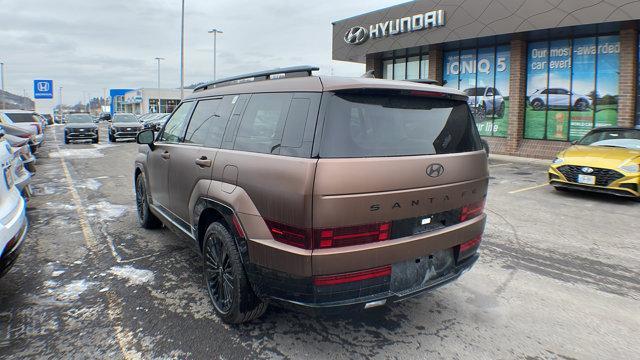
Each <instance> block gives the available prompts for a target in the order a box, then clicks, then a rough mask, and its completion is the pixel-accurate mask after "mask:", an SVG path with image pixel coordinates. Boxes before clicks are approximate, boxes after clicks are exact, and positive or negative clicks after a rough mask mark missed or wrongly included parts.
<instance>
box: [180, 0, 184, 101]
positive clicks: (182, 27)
mask: <svg viewBox="0 0 640 360" xmlns="http://www.w3.org/2000/svg"><path fill="white" fill-rule="evenodd" d="M182 99H184V0H182V25H181V30H180V100H182Z"/></svg>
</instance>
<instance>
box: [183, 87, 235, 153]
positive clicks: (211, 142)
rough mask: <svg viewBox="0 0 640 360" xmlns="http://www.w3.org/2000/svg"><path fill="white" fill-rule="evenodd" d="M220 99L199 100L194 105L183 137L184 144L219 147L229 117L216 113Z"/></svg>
mask: <svg viewBox="0 0 640 360" xmlns="http://www.w3.org/2000/svg"><path fill="white" fill-rule="evenodd" d="M221 103H222V99H221V98H220V99H210V100H201V101H199V102H198V104H197V105H196V108H195V110H194V111H193V115H192V116H191V121H190V122H189V126H188V127H187V132H186V134H185V137H184V142H185V143H190V144H197V145H204V146H207V147H215V148H217V147H220V144H222V135H223V134H224V128H225V126H226V125H227V120H228V119H229V117H228V116H227V117H226V118H224V119H223V118H222V117H221V116H220V113H219V112H218V110H219V108H220V105H221Z"/></svg>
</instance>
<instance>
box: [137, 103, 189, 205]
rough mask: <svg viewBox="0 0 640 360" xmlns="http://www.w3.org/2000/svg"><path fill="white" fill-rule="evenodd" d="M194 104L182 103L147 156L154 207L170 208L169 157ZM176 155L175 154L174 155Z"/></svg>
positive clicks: (172, 153) (181, 135) (182, 133)
mask: <svg viewBox="0 0 640 360" xmlns="http://www.w3.org/2000/svg"><path fill="white" fill-rule="evenodd" d="M193 106H194V102H193V101H190V102H185V103H182V104H181V105H180V106H179V107H178V108H177V109H176V111H175V112H174V113H173V115H171V118H170V119H169V121H167V124H166V125H165V127H164V129H163V130H162V131H161V132H160V134H159V135H158V137H157V139H156V142H155V147H154V149H153V150H151V149H150V150H149V152H148V155H147V174H146V175H147V181H148V182H149V190H150V193H151V198H152V200H153V204H154V205H160V206H162V207H163V208H164V209H169V208H170V206H169V205H170V198H169V165H170V163H171V157H172V156H174V152H175V149H176V147H177V146H178V144H179V143H180V141H181V140H182V138H183V137H184V131H185V127H186V125H187V123H188V121H189V116H190V115H191V111H192V110H193ZM176 155H177V154H176Z"/></svg>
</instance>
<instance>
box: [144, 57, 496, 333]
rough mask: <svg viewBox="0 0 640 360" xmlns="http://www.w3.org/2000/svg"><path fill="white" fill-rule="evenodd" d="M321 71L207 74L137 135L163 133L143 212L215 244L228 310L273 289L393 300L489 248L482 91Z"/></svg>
mask: <svg viewBox="0 0 640 360" xmlns="http://www.w3.org/2000/svg"><path fill="white" fill-rule="evenodd" d="M315 70H317V68H313V67H295V68H286V69H276V70H273V71H266V72H258V73H253V74H247V75H243V76H238V77H233V78H228V79H225V80H221V81H218V82H216V83H211V84H205V85H202V86H199V87H197V88H196V89H195V90H194V92H193V94H191V95H190V96H188V97H187V98H186V99H185V100H184V101H183V102H182V103H181V104H180V105H179V106H178V108H177V109H176V110H175V111H174V112H173V114H172V115H171V117H170V118H169V120H168V121H167V123H166V124H165V126H164V128H163V129H162V130H161V131H160V133H159V134H157V136H155V134H154V132H153V131H152V130H143V131H141V132H140V133H139V134H138V136H137V141H138V143H139V144H147V145H148V146H146V147H145V146H141V147H139V153H138V155H137V156H136V160H135V173H134V179H135V182H134V183H135V193H136V204H137V216H138V219H139V222H140V224H141V226H142V227H144V228H147V229H151V228H157V227H159V226H161V224H164V225H166V226H167V227H168V228H170V229H172V230H173V231H175V232H176V233H177V234H179V235H181V237H183V238H184V239H186V241H187V242H188V243H189V244H192V245H193V247H194V248H195V249H197V250H198V251H199V252H200V253H201V254H202V255H203V261H202V266H203V273H204V279H205V286H206V289H207V292H208V294H209V297H210V299H211V301H212V303H213V308H214V311H215V312H216V314H217V315H218V316H219V317H220V318H221V319H222V320H223V321H225V322H227V323H240V322H245V321H249V320H251V319H253V318H256V317H258V316H260V315H261V314H262V313H263V311H264V309H265V308H266V304H267V303H268V302H272V303H277V304H281V305H288V306H296V307H302V308H305V309H315V310H317V311H336V310H338V309H339V310H347V309H368V308H371V307H376V306H382V305H384V304H386V303H391V302H395V301H398V300H401V299H404V298H406V297H409V296H413V295H416V294H418V293H421V292H423V291H427V290H430V289H434V288H436V287H438V286H441V285H444V284H447V283H449V282H451V281H454V280H455V279H457V278H458V277H459V276H460V275H461V274H462V273H463V272H465V271H466V270H468V269H469V268H471V266H472V265H473V264H474V263H475V261H476V260H477V259H478V256H479V255H478V253H477V250H478V247H479V245H480V242H481V237H482V233H483V229H484V224H485V221H486V215H484V204H485V198H486V194H487V185H488V166H487V156H486V153H485V151H484V150H483V148H482V144H481V139H480V137H479V135H478V132H477V130H476V129H475V125H474V120H473V117H472V116H471V113H470V111H469V106H468V105H467V96H465V95H464V93H462V92H460V91H458V90H453V89H449V88H443V87H441V86H434V85H424V84H417V83H409V82H407V83H400V82H397V81H388V80H382V79H370V78H339V77H331V76H326V77H325V76H322V77H317V76H312V75H311V74H312V71H315ZM274 74H278V75H277V76H278V78H277V79H273V78H272V75H274ZM248 78H252V79H254V80H255V79H267V80H264V81H260V80H257V81H253V82H244V83H242V82H243V80H244V79H248ZM269 79H271V80H269Z"/></svg>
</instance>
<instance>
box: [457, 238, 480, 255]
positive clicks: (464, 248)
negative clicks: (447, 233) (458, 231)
mask: <svg viewBox="0 0 640 360" xmlns="http://www.w3.org/2000/svg"><path fill="white" fill-rule="evenodd" d="M481 241H482V235H478V236H476V237H474V238H473V239H471V240H469V241H467V242H465V243H462V244H460V254H461V255H462V254H464V253H466V252H468V251H469V250H474V249H476V248H477V247H478V246H479V245H480V242H481Z"/></svg>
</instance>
